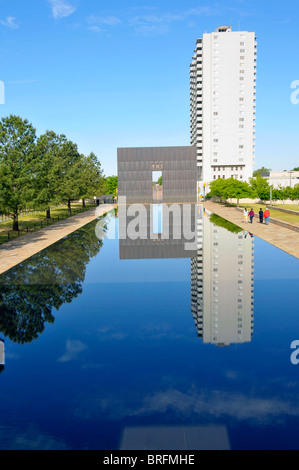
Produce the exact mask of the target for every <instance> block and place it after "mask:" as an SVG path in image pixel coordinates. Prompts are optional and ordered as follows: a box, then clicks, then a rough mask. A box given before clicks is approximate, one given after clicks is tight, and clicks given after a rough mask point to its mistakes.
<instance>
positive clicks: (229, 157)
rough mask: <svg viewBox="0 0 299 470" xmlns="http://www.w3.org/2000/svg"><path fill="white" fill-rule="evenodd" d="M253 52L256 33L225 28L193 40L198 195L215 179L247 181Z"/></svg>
mask: <svg viewBox="0 0 299 470" xmlns="http://www.w3.org/2000/svg"><path fill="white" fill-rule="evenodd" d="M256 47H257V43H256V36H255V33H253V32H246V31H232V30H231V27H228V26H222V27H219V28H218V29H217V30H216V32H215V33H210V34H204V35H203V37H202V38H201V39H198V40H197V44H196V49H195V51H194V55H193V58H192V62H191V66H190V127H191V144H192V145H196V147H197V180H198V192H199V194H202V195H203V194H204V193H205V192H206V191H207V189H206V185H207V183H210V182H212V181H213V180H215V179H217V178H231V177H233V178H236V179H239V180H241V181H248V180H249V178H250V177H251V176H252V173H253V165H254V156H255V109H256Z"/></svg>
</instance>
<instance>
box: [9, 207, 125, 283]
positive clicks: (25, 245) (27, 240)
mask: <svg viewBox="0 0 299 470" xmlns="http://www.w3.org/2000/svg"><path fill="white" fill-rule="evenodd" d="M115 207H116V206H115V205H112V204H104V205H102V206H99V207H97V208H94V209H91V210H88V211H86V212H84V213H83V214H78V215H74V216H72V217H69V218H68V219H65V220H61V221H60V222H57V223H55V224H53V225H51V226H50V227H47V228H44V229H40V230H36V231H35V232H33V233H29V234H28V235H24V236H23V237H21V238H18V239H15V240H12V241H11V242H7V243H4V244H3V245H1V246H0V274H2V273H4V272H5V271H8V269H11V268H13V267H14V266H16V265H17V264H19V263H21V262H22V261H25V260H26V259H28V258H30V257H31V256H33V255H35V254H36V253H38V252H40V251H42V250H44V249H45V248H47V247H48V246H50V245H53V244H54V243H56V242H58V241H59V240H61V239H62V238H64V237H66V236H67V235H69V234H70V233H72V232H75V231H76V230H78V229H79V228H81V227H84V226H85V225H87V224H89V223H90V222H92V221H93V220H95V219H97V218H98V217H100V216H101V215H104V214H106V213H107V212H110V211H111V210H112V209H114V208H115Z"/></svg>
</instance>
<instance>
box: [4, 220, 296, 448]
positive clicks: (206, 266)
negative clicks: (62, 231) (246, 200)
mask: <svg viewBox="0 0 299 470" xmlns="http://www.w3.org/2000/svg"><path fill="white" fill-rule="evenodd" d="M104 220H105V224H106V226H107V230H108V232H107V233H108V234H109V230H113V231H114V230H115V225H116V227H117V223H118V220H117V219H116V218H115V217H114V213H110V214H108V216H107V217H105V219H104ZM212 221H213V222H216V223H212ZM96 224H97V221H95V222H93V223H91V224H89V225H88V226H86V227H84V228H83V229H81V230H79V231H77V232H75V233H74V234H72V235H70V236H69V237H67V238H66V239H64V240H62V241H60V242H59V243H57V244H55V245H54V246H52V247H50V248H48V249H47V250H44V251H43V252H41V253H39V254H38V255H36V256H33V257H32V258H31V259H30V260H28V261H26V262H24V263H22V264H21V265H19V266H17V267H16V268H14V269H12V270H10V271H9V272H7V273H6V274H4V275H2V276H1V277H0V338H3V339H5V353H6V354H5V367H4V368H2V372H1V373H0V448H1V449H111V450H116V449H130V450H132V449H152V450H159V449H163V450H172V449H180V450H184V449H189V450H196V449H208V448H212V449H215V448H216V449H217V448H219V449H260V448H262V449H272V448H273V449H281V448H282V449H286V448H292V449H294V448H295V449H298V448H299V439H298V433H297V429H298V426H299V398H298V386H299V365H298V366H296V365H293V364H292V363H291V360H290V357H291V353H292V350H291V349H290V345H291V343H292V341H294V340H297V339H299V310H298V280H299V269H298V266H299V265H298V260H297V259H296V258H293V257H291V256H290V255H288V254H286V253H284V252H282V251H280V250H279V249H277V248H275V247H273V246H271V245H269V244H267V243H266V242H264V241H263V240H261V239H258V238H256V237H251V235H250V234H249V233H246V232H244V231H239V232H238V231H237V232H235V233H233V231H230V230H227V228H225V227H223V223H220V222H219V220H218V221H217V220H215V219H214V220H213V218H210V214H203V213H200V211H199V220H197V222H196V227H197V232H198V233H197V235H198V238H197V244H196V247H195V249H194V250H193V251H190V252H188V253H186V254H185V257H184V253H182V250H181V248H182V247H181V246H180V245H177V244H176V243H174V244H173V243H171V242H170V243H167V242H162V241H161V240H160V237H159V236H157V238H156V239H155V240H151V241H150V242H148V243H147V242H146V241H145V242H143V243H141V242H140V243H137V242H135V243H132V242H130V241H128V240H117V239H116V240H113V239H110V238H109V237H108V238H106V239H103V240H98V238H97V237H96V236H95V226H96Z"/></svg>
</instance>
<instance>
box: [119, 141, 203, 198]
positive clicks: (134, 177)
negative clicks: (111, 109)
mask: <svg viewBox="0 0 299 470" xmlns="http://www.w3.org/2000/svg"><path fill="white" fill-rule="evenodd" d="M117 158H118V193H119V197H122V196H125V197H126V198H127V203H128V204H131V203H136V202H138V203H148V204H151V203H153V202H155V203H160V202H163V203H171V202H178V203H180V202H196V197H197V194H196V187H197V181H196V165H197V164H196V147H149V148H122V149H118V151H117ZM155 171H162V172H163V182H162V187H157V186H156V187H153V172H155ZM159 186H160V185H159Z"/></svg>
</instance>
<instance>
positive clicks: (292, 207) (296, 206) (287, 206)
mask: <svg viewBox="0 0 299 470" xmlns="http://www.w3.org/2000/svg"><path fill="white" fill-rule="evenodd" d="M274 207H281V208H282V209H289V210H291V211H298V212H299V204H274Z"/></svg>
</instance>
